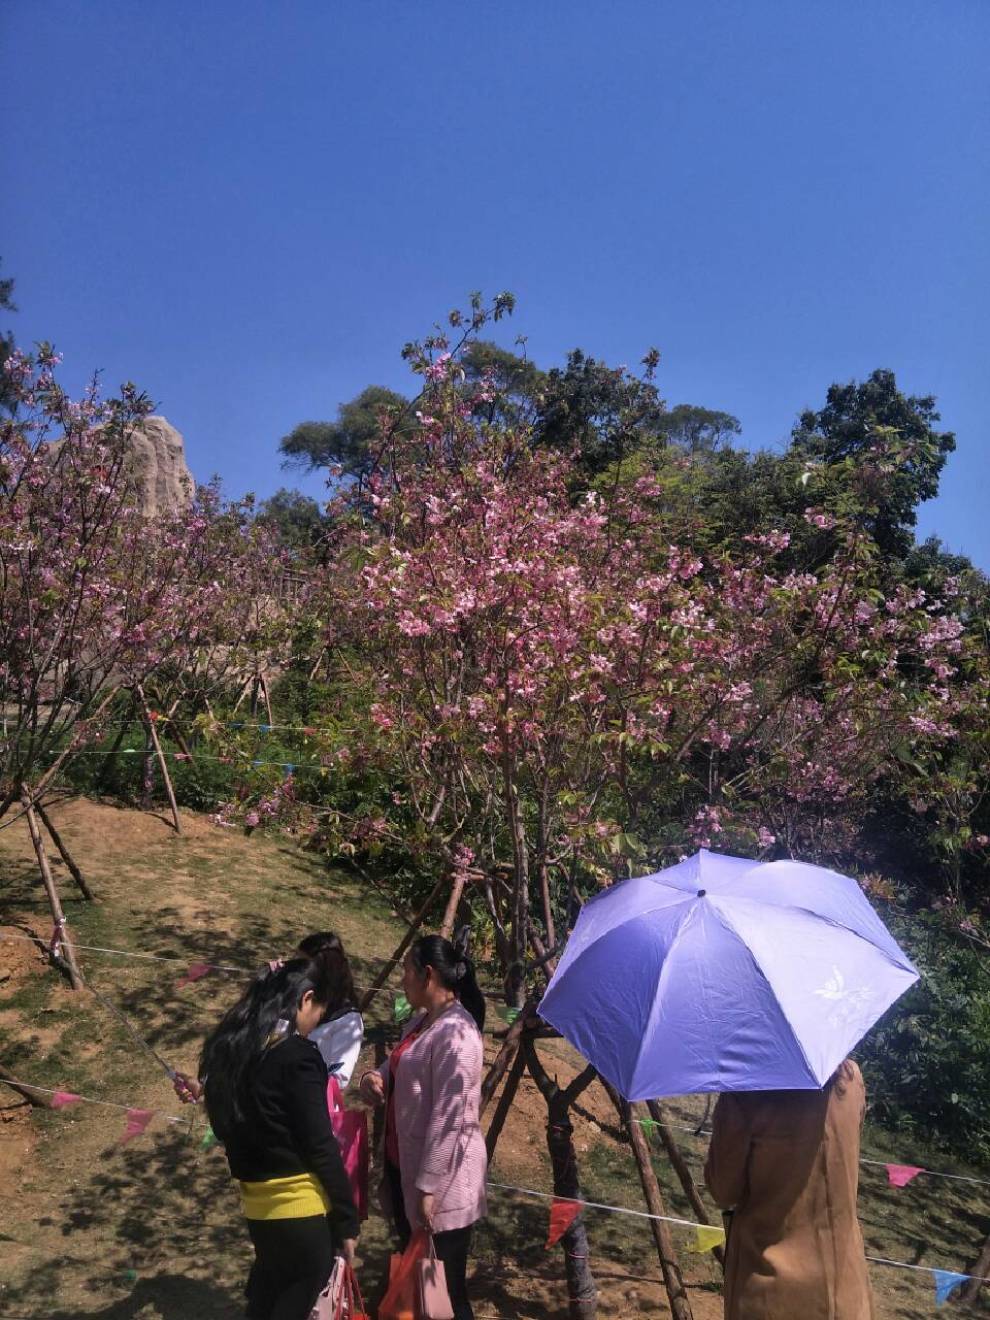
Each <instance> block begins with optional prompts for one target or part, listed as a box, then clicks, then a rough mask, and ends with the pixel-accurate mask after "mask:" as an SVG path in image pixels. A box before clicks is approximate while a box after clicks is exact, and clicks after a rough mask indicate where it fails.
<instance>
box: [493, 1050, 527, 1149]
mask: <svg viewBox="0 0 990 1320" xmlns="http://www.w3.org/2000/svg"><path fill="white" fill-rule="evenodd" d="M525 1071H526V1055H525V1053H524V1052H523V1050H521V1049H517V1050H516V1057H515V1058H514V1059H513V1061H512V1067H511V1069H510V1070H509V1075H508V1077H507V1078H506V1079H505V1085H504V1086H503V1087H502V1094H501V1095H500V1096H499V1098H498V1104H497V1105H496V1106H495V1113H494V1114H493V1115H492V1121H491V1124H490V1126H489V1128H488V1135H487V1136H486V1137H485V1146H486V1147H487V1149H488V1163H489V1164H491V1162H492V1156H493V1155H494V1154H495V1147H496V1146H497V1145H498V1139H499V1137H500V1136H501V1135H502V1129H503V1128H504V1127H505V1120H506V1119H507V1118H508V1116H509V1110H510V1109H511V1108H512V1102H513V1101H514V1100H515V1098H516V1092H517V1091H518V1090H519V1083H520V1082H521V1081H522V1075H523V1073H524V1072H525Z"/></svg>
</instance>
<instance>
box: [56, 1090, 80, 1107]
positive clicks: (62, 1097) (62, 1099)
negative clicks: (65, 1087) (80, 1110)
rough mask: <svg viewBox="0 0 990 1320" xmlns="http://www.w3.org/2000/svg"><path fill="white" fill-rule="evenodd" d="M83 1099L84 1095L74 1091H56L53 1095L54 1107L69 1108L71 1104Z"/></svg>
mask: <svg viewBox="0 0 990 1320" xmlns="http://www.w3.org/2000/svg"><path fill="white" fill-rule="evenodd" d="M81 1099H82V1096H81V1095H76V1094H75V1093H74V1092H73V1091H56V1092H55V1094H54V1095H53V1096H52V1108H53V1109H68V1107H69V1105H77V1104H78V1103H79V1101H80V1100H81Z"/></svg>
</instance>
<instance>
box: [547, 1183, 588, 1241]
mask: <svg viewBox="0 0 990 1320" xmlns="http://www.w3.org/2000/svg"><path fill="white" fill-rule="evenodd" d="M580 1213H581V1202H580V1201H566V1200H563V1199H562V1198H561V1197H557V1196H555V1197H554V1198H553V1202H552V1203H551V1206H550V1232H549V1234H548V1235H547V1245H546V1250H547V1251H549V1250H550V1248H551V1247H552V1246H553V1245H554V1243H556V1242H559V1241H560V1239H561V1238H562V1237H563V1236H564V1234H565V1233H566V1232H567V1230H568V1229H569V1228H570V1226H571V1224H573V1223H574V1220H575V1219H576V1218H577V1217H578V1215H579V1214H580Z"/></svg>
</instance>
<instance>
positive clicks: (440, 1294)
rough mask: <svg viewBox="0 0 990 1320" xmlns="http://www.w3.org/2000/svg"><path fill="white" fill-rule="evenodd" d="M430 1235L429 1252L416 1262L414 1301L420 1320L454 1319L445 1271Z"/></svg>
mask: <svg viewBox="0 0 990 1320" xmlns="http://www.w3.org/2000/svg"><path fill="white" fill-rule="evenodd" d="M429 1237H430V1250H429V1254H428V1255H426V1256H424V1257H423V1259H422V1260H419V1261H417V1262H416V1271H417V1272H416V1301H417V1303H418V1307H419V1316H420V1317H421V1320H454V1308H453V1306H452V1305H451V1302H450V1293H449V1292H448V1291H447V1272H446V1270H445V1269H444V1267H443V1261H442V1260H438V1259H437V1249H436V1246H435V1245H434V1242H433V1234H432V1233H431V1234H430V1235H429Z"/></svg>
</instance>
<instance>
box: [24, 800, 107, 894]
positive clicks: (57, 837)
mask: <svg viewBox="0 0 990 1320" xmlns="http://www.w3.org/2000/svg"><path fill="white" fill-rule="evenodd" d="M34 807H35V810H36V811H37V813H38V815H39V816H40V817H41V823H42V824H43V825H44V827H45V829H46V830H47V831H48V833H49V834H50V835H51V839H52V843H54V845H55V847H56V848H57V849H58V851H59V855H60V856H61V858H62V861H63V862H65V864H66V866H67V867H68V868H69V874H70V875H71V876H72V878H73V880H75V882H76V884H77V885H78V886H79V891H80V893H81V894H82V896H83V898H88V899H89V901H90V902H91V903H92V901H93V891H92V890H91V889H90V887H89V885H88V884H87V883H86V880H85V877H84V876H83V873H82V871H80V869H79V867H78V866H77V865H76V864H75V862H74V861H73V858H72V854H71V853H70V852H69V850H68V848H67V847H66V846H65V843H64V842H63V840H62V836H61V834H59V832H58V830H57V829H56V828H55V826H54V825H53V824H52V822H51V819H50V817H49V815H48V812H47V811H46V810H45V809H44V807H43V806H42V805H41V803H40V802H36V803H35V804H34Z"/></svg>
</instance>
